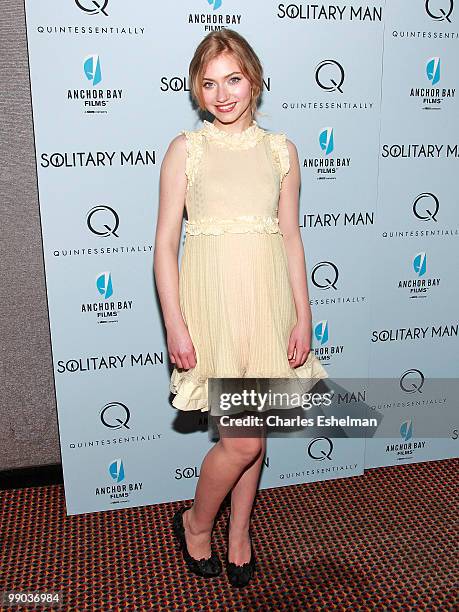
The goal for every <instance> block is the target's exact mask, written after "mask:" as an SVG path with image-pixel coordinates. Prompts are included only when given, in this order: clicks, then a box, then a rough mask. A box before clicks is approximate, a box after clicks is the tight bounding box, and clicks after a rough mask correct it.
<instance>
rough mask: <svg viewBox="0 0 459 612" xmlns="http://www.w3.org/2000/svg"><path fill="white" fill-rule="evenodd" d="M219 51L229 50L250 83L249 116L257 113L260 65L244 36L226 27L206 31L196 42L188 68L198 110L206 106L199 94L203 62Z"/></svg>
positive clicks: (226, 51) (204, 65)
mask: <svg viewBox="0 0 459 612" xmlns="http://www.w3.org/2000/svg"><path fill="white" fill-rule="evenodd" d="M221 53H230V54H231V55H233V56H234V57H235V59H236V61H237V62H238V64H239V68H240V70H241V72H242V74H243V75H244V76H245V77H246V78H247V79H248V80H249V81H250V83H251V85H252V99H251V110H252V117H254V116H255V115H257V114H259V113H258V111H257V102H258V99H259V97H260V96H261V92H262V89H263V67H262V65H261V62H260V60H259V59H258V56H257V54H256V53H255V51H254V50H253V49H252V47H251V46H250V45H249V43H248V42H247V41H246V39H245V38H244V37H243V36H241V35H240V34H238V33H237V32H235V31H234V30H230V29H229V28H225V29H223V30H218V31H215V32H210V33H209V34H207V36H206V37H205V38H203V40H202V41H201V42H200V43H199V45H198V46H197V48H196V51H195V52H194V55H193V59H192V60H191V62H190V67H189V80H190V91H191V97H192V98H193V100H194V101H195V102H196V103H197V105H198V106H199V108H200V110H202V111H205V110H206V106H205V103H204V97H203V95H202V81H203V77H204V71H205V69H206V67H207V64H208V63H209V62H210V61H211V60H213V59H215V58H216V57H217V56H219V55H220V54H221Z"/></svg>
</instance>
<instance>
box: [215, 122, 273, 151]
mask: <svg viewBox="0 0 459 612" xmlns="http://www.w3.org/2000/svg"><path fill="white" fill-rule="evenodd" d="M203 123H204V127H203V131H204V133H205V134H206V136H208V138H209V139H211V140H212V141H213V142H215V143H217V144H219V145H220V146H222V147H226V148H229V149H250V148H251V147H254V146H255V145H256V144H258V142H260V140H261V139H262V138H263V136H264V135H265V131H264V130H262V129H261V128H260V127H259V125H258V123H257V122H256V121H255V120H252V123H251V125H249V127H248V128H246V129H245V130H243V131H242V132H238V133H236V134H230V133H229V132H225V131H223V130H221V129H220V128H218V127H216V126H215V125H214V124H213V123H211V122H210V121H207V120H206V119H204V122H203Z"/></svg>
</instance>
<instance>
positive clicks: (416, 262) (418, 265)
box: [413, 253, 427, 276]
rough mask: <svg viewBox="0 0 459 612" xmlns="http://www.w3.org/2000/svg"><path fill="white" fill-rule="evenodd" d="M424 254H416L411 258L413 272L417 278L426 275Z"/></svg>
mask: <svg viewBox="0 0 459 612" xmlns="http://www.w3.org/2000/svg"><path fill="white" fill-rule="evenodd" d="M426 259H427V258H426V254H425V253H418V254H417V255H415V256H414V257H413V270H414V271H415V272H416V274H417V275H418V276H424V274H425V273H426Z"/></svg>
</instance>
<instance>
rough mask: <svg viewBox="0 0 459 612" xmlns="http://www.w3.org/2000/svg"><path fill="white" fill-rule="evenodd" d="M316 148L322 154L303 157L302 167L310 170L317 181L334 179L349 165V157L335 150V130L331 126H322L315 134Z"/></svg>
mask: <svg viewBox="0 0 459 612" xmlns="http://www.w3.org/2000/svg"><path fill="white" fill-rule="evenodd" d="M316 148H317V149H319V150H321V151H322V155H316V156H313V157H305V158H304V159H303V168H306V169H307V170H311V172H312V173H313V177H314V178H316V179H317V180H318V181H323V180H336V179H337V178H338V177H339V176H341V175H342V174H343V173H345V172H346V169H348V168H350V166H351V157H350V156H348V155H342V154H340V155H338V154H334V152H335V130H334V128H333V127H324V128H322V129H321V130H320V131H319V134H318V136H317V145H316Z"/></svg>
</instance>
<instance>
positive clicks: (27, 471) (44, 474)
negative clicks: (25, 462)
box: [0, 463, 64, 490]
mask: <svg viewBox="0 0 459 612" xmlns="http://www.w3.org/2000/svg"><path fill="white" fill-rule="evenodd" d="M63 483H64V476H63V473H62V465H61V464H60V463H57V464H54V465H39V466H36V467H27V468H19V469H14V470H3V471H0V490H1V489H24V488H26V487H43V486H46V485H51V484H63Z"/></svg>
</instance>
